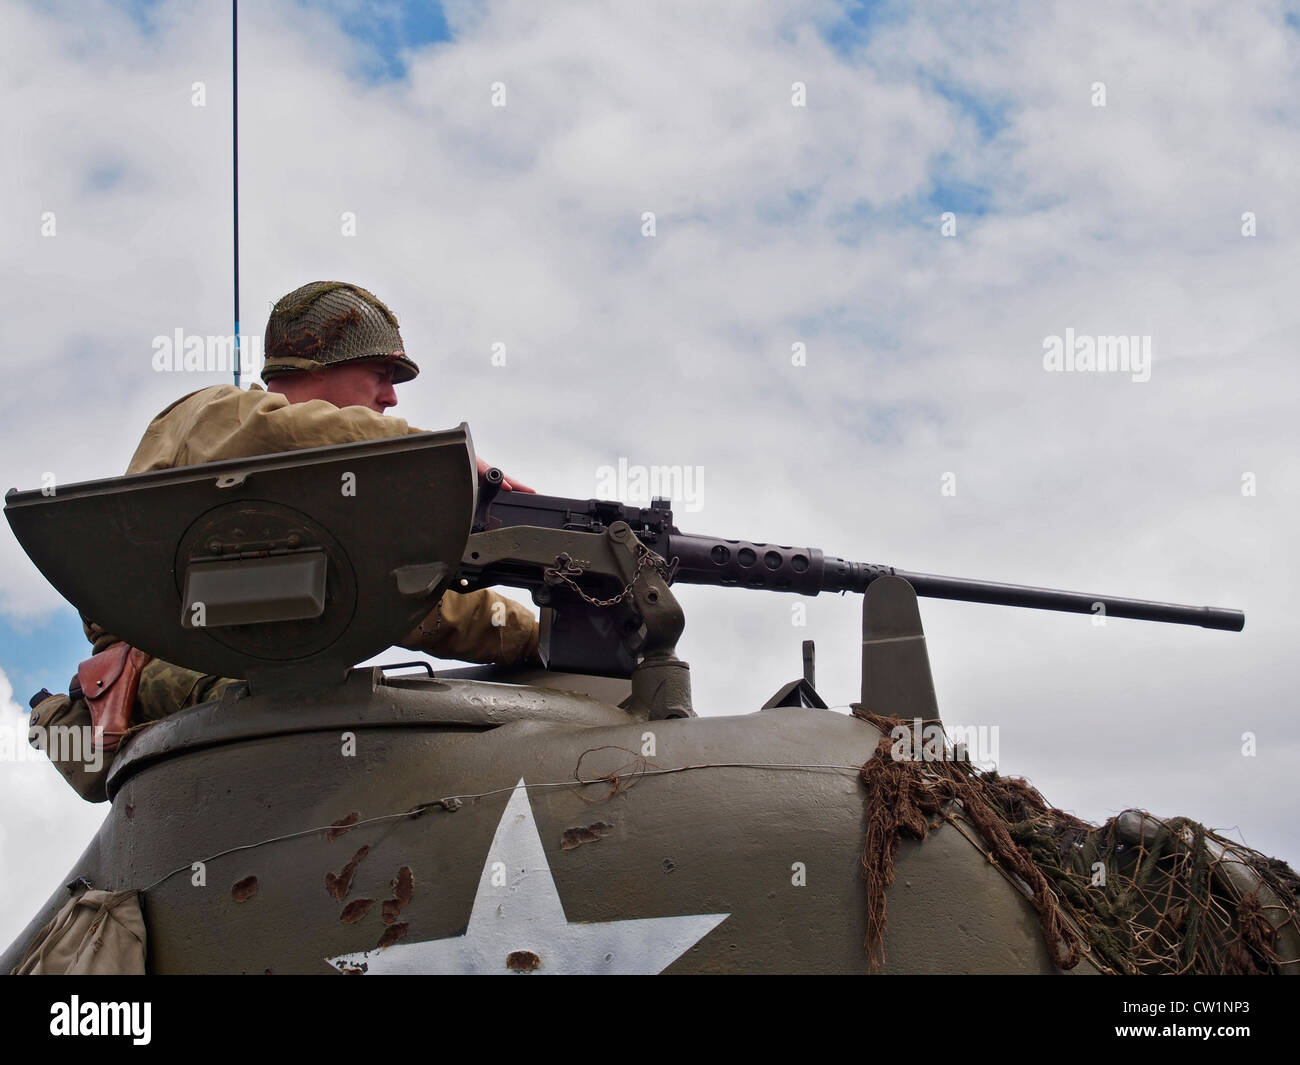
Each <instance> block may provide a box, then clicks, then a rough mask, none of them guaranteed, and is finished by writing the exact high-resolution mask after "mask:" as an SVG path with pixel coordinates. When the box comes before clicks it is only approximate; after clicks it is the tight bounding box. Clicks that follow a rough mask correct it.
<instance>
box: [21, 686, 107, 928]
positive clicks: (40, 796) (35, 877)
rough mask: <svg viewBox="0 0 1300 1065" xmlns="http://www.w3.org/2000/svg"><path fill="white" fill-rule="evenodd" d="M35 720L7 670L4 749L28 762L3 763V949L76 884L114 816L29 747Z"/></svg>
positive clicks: (104, 805)
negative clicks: (86, 856) (81, 861)
mask: <svg viewBox="0 0 1300 1065" xmlns="http://www.w3.org/2000/svg"><path fill="white" fill-rule="evenodd" d="M27 720H28V714H27V711H25V710H23V709H22V707H20V706H19V705H18V704H17V703H16V702H14V699H13V687H12V685H10V683H9V678H8V677H7V676H6V675H5V673H4V671H3V670H0V729H3V730H4V731H5V733H7V736H6V737H5V741H4V742H3V747H4V748H5V750H6V752H11V751H18V752H21V757H22V760H17V759H14V760H4V761H0V809H3V810H4V818H3V819H0V951H2V950H4V949H5V948H6V947H7V946H8V945H9V944H10V943H11V942H13V940H14V939H16V938H17V936H18V935H19V933H20V932H22V931H23V929H24V928H26V926H27V923H28V921H30V920H31V919H32V918H33V917H35V916H36V913H37V911H38V910H39V909H40V908H41V906H42V905H43V904H44V902H45V900H46V899H47V898H49V897H50V896H51V895H52V894H54V892H55V891H57V890H59V889H60V888H61V887H62V885H63V884H65V883H67V882H68V881H69V880H71V879H72V877H71V876H69V874H70V873H74V870H75V866H76V862H77V859H78V858H80V857H81V853H82V851H84V850H85V849H86V846H87V844H89V843H90V841H91V839H93V838H94V835H95V832H96V831H97V830H98V829H99V826H100V824H101V822H103V820H104V817H105V816H106V815H107V813H108V811H109V806H108V804H107V803H101V804H94V803H88V802H86V801H85V800H83V799H82V798H81V796H79V795H78V794H77V793H76V792H75V791H73V790H72V789H71V788H70V787H68V785H67V782H66V781H64V779H63V777H61V776H60V775H59V772H58V770H56V769H55V768H54V766H52V765H50V763H49V761H48V760H47V759H46V758H45V756H44V755H43V754H41V753H40V752H38V751H35V750H34V749H31V748H28V747H27ZM28 751H30V754H31V756H32V757H31V758H30V759H29V758H28V757H27V752H28Z"/></svg>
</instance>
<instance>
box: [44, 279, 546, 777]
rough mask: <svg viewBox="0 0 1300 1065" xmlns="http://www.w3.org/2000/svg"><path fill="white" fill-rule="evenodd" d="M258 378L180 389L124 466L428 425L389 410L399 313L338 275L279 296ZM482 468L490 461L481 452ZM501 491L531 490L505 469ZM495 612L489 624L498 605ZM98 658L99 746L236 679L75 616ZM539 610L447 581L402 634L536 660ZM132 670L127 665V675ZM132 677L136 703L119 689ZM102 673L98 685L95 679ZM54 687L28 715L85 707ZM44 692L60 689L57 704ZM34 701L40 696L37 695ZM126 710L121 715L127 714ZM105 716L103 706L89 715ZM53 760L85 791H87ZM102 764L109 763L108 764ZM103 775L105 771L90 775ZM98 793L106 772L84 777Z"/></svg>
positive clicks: (156, 465) (405, 377)
mask: <svg viewBox="0 0 1300 1065" xmlns="http://www.w3.org/2000/svg"><path fill="white" fill-rule="evenodd" d="M264 339H265V353H266V359H265V363H264V365H263V369H262V379H263V380H264V381H265V382H266V385H267V387H266V389H262V388H260V387H259V386H258V385H256V384H254V385H252V386H251V387H250V389H249V390H248V391H243V390H241V389H239V388H237V387H235V386H234V385H217V386H214V387H211V388H205V389H202V390H200V391H198V392H193V393H191V394H190V395H188V396H184V397H182V398H181V399H179V400H177V401H176V402H175V403H173V404H172V405H171V406H170V407H168V408H167V409H166V410H164V411H163V412H162V413H161V414H159V415H158V416H157V417H156V418H154V420H153V421H152V422H151V423H150V425H149V428H148V429H147V430H146V431H145V434H144V437H143V439H142V440H141V441H140V445H139V447H137V448H136V452H135V455H134V457H133V458H132V459H131V463H130V465H129V466H128V467H127V471H126V472H127V473H128V474H134V473H144V472H146V471H148V470H158V469H166V468H169V467H174V466H192V465H197V464H199V463H204V462H214V461H217V460H219V459H231V458H242V457H245V456H252V455H266V454H273V453H275V452H279V451H292V450H297V449H300V448H310V447H321V446H324V445H327V444H343V443H352V442H355V441H361V440H375V439H381V438H384V437H391V436H401V435H403V434H405V433H419V432H424V430H423V429H417V428H415V427H414V426H412V425H409V424H408V423H407V422H405V421H403V420H402V419H401V418H389V417H386V416H385V415H384V411H385V409H387V408H388V407H391V406H395V405H396V403H397V397H396V394H395V392H394V386H395V385H398V384H401V383H403V382H405V381H409V380H411V379H413V378H414V377H415V376H416V375H417V374H418V373H419V372H420V371H419V367H418V366H416V364H415V363H414V362H413V361H412V360H411V359H410V358H409V357H408V356H407V355H406V352H405V349H404V346H403V343H402V337H401V334H400V333H399V332H398V327H397V319H396V318H395V317H394V316H393V313H392V312H391V311H390V310H389V309H388V308H387V307H386V306H385V305H384V304H383V302H381V301H380V300H379V299H378V298H377V297H376V296H375V295H373V294H372V293H370V292H368V291H367V290H366V289H363V288H361V287H359V286H357V285H350V284H346V283H344V282H341V281H315V282H312V283H311V284H308V285H304V286H302V287H301V288H299V289H295V290H294V291H293V292H291V293H289V294H288V295H287V296H285V297H284V298H283V299H281V300H280V301H279V302H278V303H277V304H276V305H275V307H274V309H273V310H272V312H271V317H270V320H269V321H268V322H267V325H266V336H265V338H264ZM478 465H479V473H480V474H482V473H483V472H485V471H486V470H487V469H488V464H487V463H486V462H484V461H483V460H482V459H479V461H478ZM501 487H502V488H503V489H505V490H508V491H524V492H531V491H533V489H531V488H529V487H528V486H527V485H524V484H521V483H520V482H518V481H514V482H511V481H510V480H509V479H506V480H505V481H503V482H502V485H501ZM496 604H500V605H501V608H504V609H501V608H498V609H496V610H495V614H496V620H498V621H501V620H504V624H493V620H494V618H493V614H494V609H493V608H494V606H495V605H496ZM82 622H83V625H84V628H85V632H86V637H87V639H89V640H90V642H91V644H92V645H93V647H94V652H95V657H94V658H92V659H91V660H89V662H87V663H83V664H82V669H81V670H79V680H80V687H81V688H82V689H83V691H84V690H87V683H88V682H89V683H90V685H91V687H92V688H101V687H104V686H105V685H106V687H104V690H105V691H107V690H108V689H111V688H119V687H123V689H124V690H123V691H119V692H117V694H116V698H117V702H118V709H117V710H116V712H115V714H110V715H109V716H108V721H109V724H108V725H107V726H106V728H107V731H106V733H105V749H107V750H114V749H116V747H117V745H118V743H119V742H120V736H121V733H122V731H123V730H124V729H125V728H126V727H127V726H128V725H134V724H139V723H142V722H148V721H154V720H157V719H159V718H162V717H165V716H167V715H169V714H173V713H175V712H176V711H178V710H182V709H185V708H186V707H190V706H196V705H198V704H199V703H202V702H206V701H207V700H209V699H215V698H217V697H219V696H220V695H221V693H222V692H223V691H225V689H226V688H227V687H228V686H229V685H230V684H231V683H234V682H233V681H232V680H230V679H229V678H223V677H215V676H211V675H205V674H201V673H197V672H195V671H193V670H189V669H185V668H183V667H181V666H178V665H173V664H171V663H169V662H163V661H161V660H158V659H154V660H151V661H149V660H147V659H146V657H145V656H144V655H143V654H142V653H141V652H138V651H133V650H132V649H130V648H128V647H127V646H126V645H125V644H122V643H121V642H120V641H119V640H118V638H117V637H116V636H114V635H112V634H111V633H107V632H105V631H104V629H103V628H101V627H100V626H99V625H97V624H95V623H94V622H93V621H92V620H91V619H89V618H85V617H84V616H83V618H82ZM537 640H538V629H537V619H536V618H535V617H534V616H533V614H532V612H531V611H530V610H528V609H527V608H525V607H524V606H523V605H522V604H520V603H517V602H515V601H514V600H511V599H508V598H506V597H504V596H502V595H499V594H497V593H496V592H493V591H491V590H490V589H482V590H480V591H476V592H469V593H467V594H463V595H462V594H460V593H458V592H455V591H451V592H448V593H447V594H446V595H444V596H443V598H442V601H441V602H440V603H439V604H438V605H437V607H435V608H434V610H433V611H431V612H430V614H429V616H428V617H427V618H426V619H425V620H424V621H422V622H421V623H420V624H419V625H418V626H417V627H416V628H415V629H414V630H412V631H411V632H410V633H409V634H407V636H406V638H405V639H404V640H402V644H401V645H402V646H403V647H408V648H411V649H412V650H419V651H425V652H427V653H429V654H432V655H436V656H438V657H443V658H459V659H463V660H466V661H470V662H498V663H503V664H511V663H522V662H536V663H538V664H540V659H538V657H537ZM133 673H134V674H135V675H134V676H133ZM137 680H138V691H137V692H136V693H135V698H134V702H133V704H132V702H131V700H129V699H128V700H127V701H126V703H125V705H123V704H122V699H123V696H124V693H125V692H129V689H130V688H131V686H132V685H133V683H135V682H136V681H137ZM101 681H102V682H103V684H101ZM77 687H78V685H77V684H76V683H74V685H73V688H74V691H72V692H70V693H69V696H67V697H65V696H50V697H48V698H47V699H45V700H44V701H43V702H40V703H38V704H36V705H35V706H34V712H33V714H32V725H33V726H35V725H38V724H39V725H46V726H48V725H51V724H54V723H61V724H73V723H77V722H76V721H74V718H80V717H84V716H86V715H87V710H86V708H85V703H84V702H82V700H81V698H80V696H81V695H82V692H78V691H76V690H75V689H76V688H77ZM52 700H63V702H62V703H60V704H58V705H55V704H54V703H53V702H52ZM33 702H34V703H35V702H36V700H35V699H34V700H33ZM127 714H129V719H128V718H126V716H125V715H127ZM102 723H103V714H102V713H101V714H98V715H97V716H96V724H102ZM69 768H70V767H64V766H60V769H61V770H62V771H63V772H64V774H65V776H68V778H69V781H70V783H72V784H73V786H74V787H76V788H77V790H78V791H80V792H81V793H82V794H83V796H86V797H88V798H90V797H92V796H91V795H90V794H88V793H87V791H86V790H83V787H82V786H80V784H81V783H83V781H81V777H80V771H78V776H77V779H74V778H73V776H71V775H69ZM106 768H107V767H106V766H105V769H106ZM95 776H96V777H102V776H103V773H97V774H95ZM84 783H86V784H88V785H91V784H93V786H92V787H91V789H90V790H91V791H92V792H94V793H95V795H96V797H100V798H102V794H103V792H102V788H103V785H102V782H100V781H93V782H91V781H85V782H84Z"/></svg>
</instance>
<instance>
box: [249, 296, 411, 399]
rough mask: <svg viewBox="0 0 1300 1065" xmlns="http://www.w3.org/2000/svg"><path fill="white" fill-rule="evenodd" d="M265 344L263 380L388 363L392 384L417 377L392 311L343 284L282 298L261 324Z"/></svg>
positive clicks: (372, 297) (381, 302) (371, 297)
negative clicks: (341, 365) (363, 363)
mask: <svg viewBox="0 0 1300 1065" xmlns="http://www.w3.org/2000/svg"><path fill="white" fill-rule="evenodd" d="M265 345H266V361H265V362H264V364H263V366H262V380H264V381H270V380H271V378H273V377H279V376H282V375H283V374H289V373H297V372H299V371H302V370H320V369H324V368H326V367H328V366H335V365H338V364H339V363H344V362H353V361H355V360H357V359H391V360H392V361H393V363H394V372H393V383H394V384H401V383H402V382H403V381H409V380H411V379H412V378H413V377H415V375H416V374H418V373H419V372H420V368H419V367H418V366H416V364H415V363H414V362H413V361H412V360H411V359H409V358H407V357H406V352H405V350H404V345H403V344H402V334H401V333H399V332H398V329H397V318H396V317H395V316H394V315H393V312H392V311H390V310H389V309H388V308H387V307H386V306H385V305H384V303H383V301H382V300H381V299H379V297H378V296H376V295H375V294H374V293H373V292H369V291H367V290H366V289H364V288H362V287H361V286H360V285H350V284H348V283H347V282H345V281H313V282H311V283H310V284H307V285H303V286H302V287H301V288H297V289H294V290H293V291H292V292H290V293H289V294H288V295H287V296H285V297H283V298H282V299H281V300H280V301H279V302H278V303H277V304H276V305H275V307H274V309H273V310H272V311H271V317H270V319H269V320H268V321H267V323H266V337H265Z"/></svg>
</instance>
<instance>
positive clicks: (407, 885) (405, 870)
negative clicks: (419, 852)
mask: <svg viewBox="0 0 1300 1065" xmlns="http://www.w3.org/2000/svg"><path fill="white" fill-rule="evenodd" d="M414 893H415V874H414V873H412V872H411V867H410V866H409V865H404V866H402V868H400V869H399V870H397V876H396V877H395V878H394V879H393V897H392V898H391V899H387V900H385V902H384V924H392V923H393V922H394V921H396V920H397V916H398V914H400V913H401V912H402V910H403V908H404V907H405V906H406V904H407V903H408V902H410V901H411V896H412V895H413V894H414Z"/></svg>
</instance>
